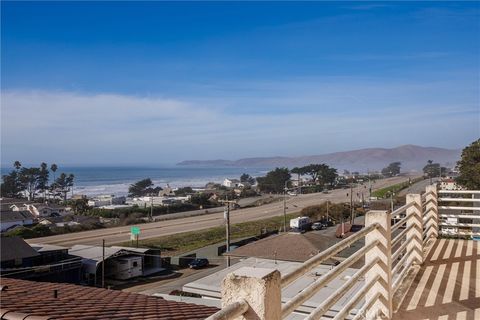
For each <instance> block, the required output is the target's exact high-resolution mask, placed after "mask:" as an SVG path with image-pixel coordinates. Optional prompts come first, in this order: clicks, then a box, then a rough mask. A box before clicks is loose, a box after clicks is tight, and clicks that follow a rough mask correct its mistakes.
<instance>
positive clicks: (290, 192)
mask: <svg viewBox="0 0 480 320" xmlns="http://www.w3.org/2000/svg"><path fill="white" fill-rule="evenodd" d="M287 194H288V195H289V196H296V195H297V193H296V192H292V191H289V192H287Z"/></svg>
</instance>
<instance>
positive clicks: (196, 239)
mask: <svg viewBox="0 0 480 320" xmlns="http://www.w3.org/2000/svg"><path fill="white" fill-rule="evenodd" d="M297 216H298V214H295V213H292V214H287V223H288V221H289V220H290V219H292V218H295V217H297ZM282 227H283V216H278V217H272V218H268V219H262V220H257V221H249V222H243V223H237V224H233V225H231V226H230V233H231V238H232V239H239V238H246V237H253V236H256V235H260V234H261V232H262V231H265V230H266V231H275V230H279V229H280V228H282ZM221 241H225V227H224V226H222V227H214V228H210V229H206V230H199V231H190V232H182V233H177V234H172V235H169V236H163V237H158V238H151V239H145V240H139V242H138V245H139V247H144V248H156V249H160V250H162V255H170V256H172V255H178V254H181V253H185V252H188V251H192V250H196V249H199V248H202V247H205V246H208V245H212V244H215V243H218V242H221ZM120 245H122V246H132V243H131V242H130V241H129V242H123V243H122V244H120ZM134 245H136V244H135V243H134Z"/></svg>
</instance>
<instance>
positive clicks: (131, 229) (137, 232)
mask: <svg viewBox="0 0 480 320" xmlns="http://www.w3.org/2000/svg"><path fill="white" fill-rule="evenodd" d="M130 232H131V233H132V234H133V235H136V236H138V235H139V234H140V228H139V227H136V226H133V227H131V228H130Z"/></svg>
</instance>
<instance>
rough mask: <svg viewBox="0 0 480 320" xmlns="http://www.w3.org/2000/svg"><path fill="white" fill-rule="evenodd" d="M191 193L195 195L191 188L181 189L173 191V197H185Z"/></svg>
mask: <svg viewBox="0 0 480 320" xmlns="http://www.w3.org/2000/svg"><path fill="white" fill-rule="evenodd" d="M193 193H195V191H193V189H192V187H183V188H178V189H177V190H175V195H176V196H177V197H181V196H186V195H189V194H193Z"/></svg>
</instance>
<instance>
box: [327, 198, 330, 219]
mask: <svg viewBox="0 0 480 320" xmlns="http://www.w3.org/2000/svg"><path fill="white" fill-rule="evenodd" d="M329 202H330V201H328V200H327V221H329V219H328V207H329V206H328V205H329Z"/></svg>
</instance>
